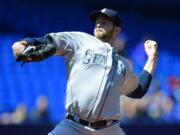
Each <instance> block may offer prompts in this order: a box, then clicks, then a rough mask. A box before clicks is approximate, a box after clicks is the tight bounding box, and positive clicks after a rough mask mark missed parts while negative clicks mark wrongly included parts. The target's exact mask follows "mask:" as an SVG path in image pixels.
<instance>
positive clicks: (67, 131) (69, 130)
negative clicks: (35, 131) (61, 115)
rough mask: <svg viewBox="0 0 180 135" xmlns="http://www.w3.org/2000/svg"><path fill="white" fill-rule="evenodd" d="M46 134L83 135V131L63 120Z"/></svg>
mask: <svg viewBox="0 0 180 135" xmlns="http://www.w3.org/2000/svg"><path fill="white" fill-rule="evenodd" d="M48 135H83V133H81V131H80V130H78V129H77V128H75V127H74V126H71V124H70V123H69V122H68V121H66V120H63V121H61V122H60V123H59V124H58V125H57V126H56V127H55V128H54V129H53V130H52V131H51V132H50V133H49V134H48Z"/></svg>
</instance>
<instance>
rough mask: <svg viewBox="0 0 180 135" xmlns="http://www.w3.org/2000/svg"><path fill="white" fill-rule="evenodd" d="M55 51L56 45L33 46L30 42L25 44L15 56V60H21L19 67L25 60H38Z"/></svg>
mask: <svg viewBox="0 0 180 135" xmlns="http://www.w3.org/2000/svg"><path fill="white" fill-rule="evenodd" d="M55 52H56V47H55V46H53V45H51V44H48V43H46V44H40V45H37V46H34V45H32V44H27V45H26V47H25V49H24V50H23V52H22V53H21V54H20V55H19V56H18V57H17V58H16V61H17V62H22V64H21V67H22V66H23V65H24V63H26V62H39V61H42V60H44V59H46V58H48V57H50V56H52V55H53V54H54V53H55Z"/></svg>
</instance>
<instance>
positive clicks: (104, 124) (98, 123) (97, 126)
mask: <svg viewBox="0 0 180 135" xmlns="http://www.w3.org/2000/svg"><path fill="white" fill-rule="evenodd" d="M66 118H67V119H69V120H72V121H74V122H77V123H80V124H81V125H84V126H89V127H92V128H94V129H100V128H105V127H107V126H108V125H111V124H112V123H114V122H117V120H99V121H95V122H90V121H86V120H83V119H80V118H78V117H77V118H76V116H73V115H70V114H68V115H67V116H66Z"/></svg>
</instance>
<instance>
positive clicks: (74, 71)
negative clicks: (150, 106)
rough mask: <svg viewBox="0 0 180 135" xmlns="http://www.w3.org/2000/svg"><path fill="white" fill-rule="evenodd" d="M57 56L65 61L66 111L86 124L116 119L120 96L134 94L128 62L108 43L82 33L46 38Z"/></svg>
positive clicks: (134, 85) (53, 35) (134, 80)
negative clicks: (54, 48) (127, 93)
mask: <svg viewBox="0 0 180 135" xmlns="http://www.w3.org/2000/svg"><path fill="white" fill-rule="evenodd" d="M47 36H48V37H50V38H51V41H52V44H53V45H55V46H56V48H57V49H56V50H57V51H56V55H60V56H64V57H65V59H66V70H67V88H66V105H65V108H66V111H67V113H70V114H73V115H77V116H79V117H80V118H81V119H84V120H88V121H97V120H104V119H105V120H108V119H119V117H120V105H119V104H120V95H122V94H124V93H126V92H129V91H133V90H134V89H135V88H136V87H137V86H138V79H137V78H136V77H135V76H134V75H133V74H132V72H131V69H130V64H129V62H128V61H127V60H126V59H125V58H123V57H122V56H120V55H118V54H117V53H116V51H115V50H114V49H113V47H111V45H110V44H109V43H107V42H102V41H101V40H99V39H97V38H96V37H94V36H92V35H89V34H87V33H83V32H59V33H50V34H48V35H47Z"/></svg>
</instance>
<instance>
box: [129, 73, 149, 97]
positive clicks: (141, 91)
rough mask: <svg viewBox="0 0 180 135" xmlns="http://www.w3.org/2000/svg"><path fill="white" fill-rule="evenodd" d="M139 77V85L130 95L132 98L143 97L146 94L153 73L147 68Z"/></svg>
mask: <svg viewBox="0 0 180 135" xmlns="http://www.w3.org/2000/svg"><path fill="white" fill-rule="evenodd" d="M138 79H139V85H138V87H137V88H136V89H135V90H134V91H133V92H131V93H130V94H129V95H128V97H130V98H142V97H143V96H144V95H145V94H146V92H147V90H148V88H149V86H150V83H151V80H152V75H151V74H150V73H148V72H147V71H146V70H143V71H142V72H141V73H140V75H139V76H138Z"/></svg>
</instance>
